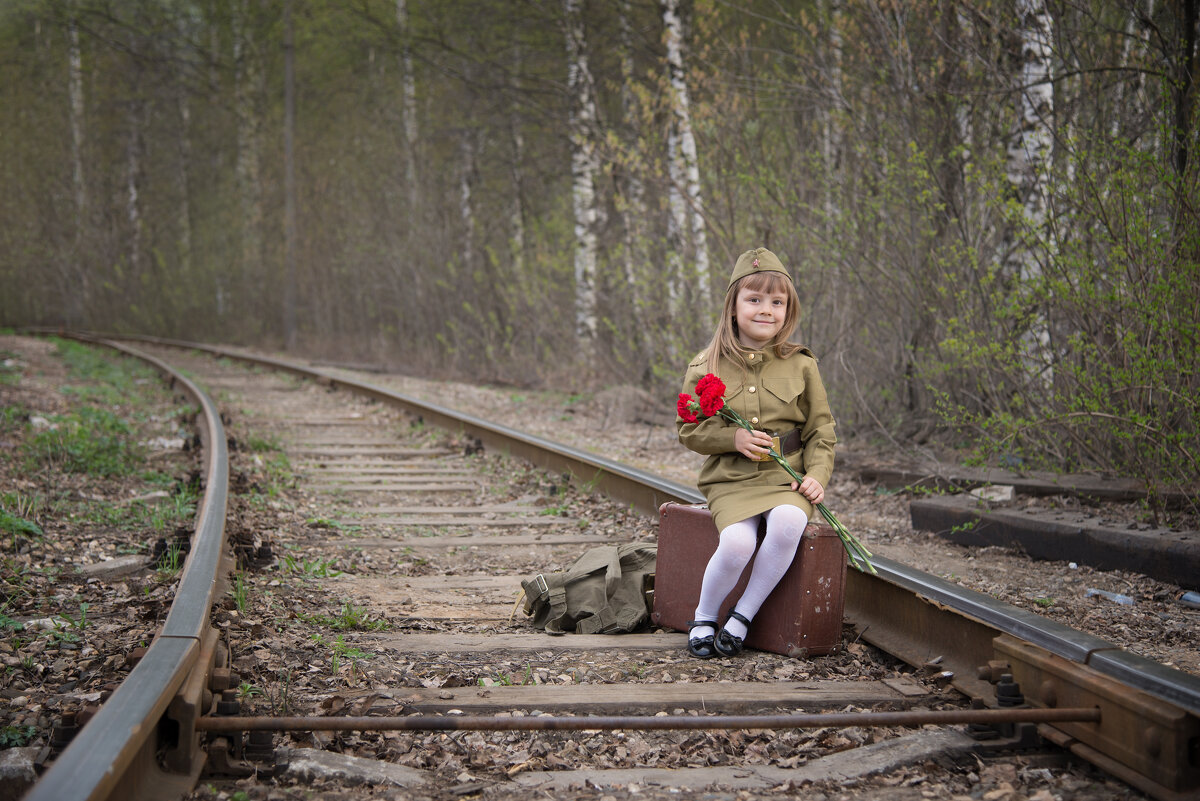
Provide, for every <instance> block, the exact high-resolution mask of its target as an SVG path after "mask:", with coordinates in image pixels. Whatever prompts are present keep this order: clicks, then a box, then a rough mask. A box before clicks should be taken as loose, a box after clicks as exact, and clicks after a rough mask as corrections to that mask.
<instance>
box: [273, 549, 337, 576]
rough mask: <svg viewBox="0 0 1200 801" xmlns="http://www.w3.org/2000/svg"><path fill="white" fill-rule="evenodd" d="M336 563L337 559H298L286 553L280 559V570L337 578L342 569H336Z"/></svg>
mask: <svg viewBox="0 0 1200 801" xmlns="http://www.w3.org/2000/svg"><path fill="white" fill-rule="evenodd" d="M335 565H337V559H297V558H296V557H294V556H292V555H291V554H290V553H285V554H284V555H283V558H282V559H280V560H279V569H280V571H282V572H284V573H287V574H289V575H294V574H299V575H302V576H308V577H309V578H336V577H337V576H340V575H342V571H340V570H337V569H335Z"/></svg>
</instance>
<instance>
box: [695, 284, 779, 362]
mask: <svg viewBox="0 0 1200 801" xmlns="http://www.w3.org/2000/svg"><path fill="white" fill-rule="evenodd" d="M742 289H749V290H750V291H751V292H765V293H767V294H768V295H773V294H775V293H776V292H784V293H786V294H787V312H786V313H785V314H784V316H783V325H782V326H781V327H780V328H779V331H778V333H776V334H775V337H774V339H772V340H771V341H770V342H768V343H767V347H768V348H774V350H775V355H776V356H778V357H780V358H786V357H788V356H791V355H792V354H793V353H795V352H796V351H798V350H799V349H800V346H799V345H797V344H796V343H794V342H788V340H789V339H790V338H791V336H792V333H793V332H794V331H795V330H796V324H797V323H798V322H800V296H799V295H798V294H796V287H795V286H793V285H792V279H791V278H789V277H788V276H786V275H784V274H783V273H779V272H775V271H767V270H763V271H762V272H757V273H751V274H750V275H747V276H744V277H742V278H739V279H738V280H737V281H734V282H733V285H732V286H730V287H729V289H728V291H726V292H725V306H724V308H723V309H722V310H721V319H720V320H719V321H718V322H717V330H716V331H715V332H714V333H713V338H712V340H711V341H710V342H709V343H708V347H707V348H705V349H704V351H703V352H704V353H705V355H706V359H707V364H706V369H705V372H709V373H716V372H717V365H719V364H720V363H721V358H722V357H725V358H727V359H729V360H730V361H732V362H734V363H736V364H740V365H741V366H742V368H743V369H744V368H745V367H746V354H747V353H750V349H749V348H747V347H745V346H744V345H742V343H741V342H740V341H738V330H737V321H736V314H737V296H738V292H740V291H741V290H742Z"/></svg>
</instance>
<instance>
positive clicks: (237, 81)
mask: <svg viewBox="0 0 1200 801" xmlns="http://www.w3.org/2000/svg"><path fill="white" fill-rule="evenodd" d="M250 2H252V0H242V2H241V4H240V6H239V9H238V13H237V15H236V17H235V23H234V36H233V58H234V111H235V113H236V115H237V162H236V167H235V172H236V176H237V188H238V201H239V204H240V206H241V211H242V214H241V221H240V222H241V231H240V233H241V264H240V270H239V273H240V276H239V277H240V281H241V285H242V291H241V292H237V293H235V297H237V296H240V300H241V301H242V302H243V303H244V302H245V301H246V299H248V298H253V297H256V296H257V295H258V292H257V289H256V287H255V285H256V284H257V283H258V279H259V278H260V277H263V275H264V271H263V199H262V170H261V153H262V116H261V113H260V108H259V99H260V98H261V96H262V90H263V81H264V77H263V74H262V68H261V65H260V64H259V53H258V52H257V47H256V46H255V44H256V43H255V41H254V37H253V33H252V26H251V21H250V10H249V4H250ZM244 311H247V312H248V311H249V310H244Z"/></svg>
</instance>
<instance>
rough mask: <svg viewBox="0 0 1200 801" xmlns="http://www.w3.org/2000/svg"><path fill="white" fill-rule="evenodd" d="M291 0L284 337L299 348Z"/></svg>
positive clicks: (288, 14) (287, 0) (287, 17)
mask: <svg viewBox="0 0 1200 801" xmlns="http://www.w3.org/2000/svg"><path fill="white" fill-rule="evenodd" d="M295 49H296V48H295V38H294V36H293V32H292V0H284V2H283V204H284V206H283V341H284V343H285V346H286V348H287V349H288V350H295V348H296V158H295V139H296V66H295V60H296V59H295Z"/></svg>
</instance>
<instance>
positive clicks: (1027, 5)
mask: <svg viewBox="0 0 1200 801" xmlns="http://www.w3.org/2000/svg"><path fill="white" fill-rule="evenodd" d="M1017 15H1018V24H1019V34H1020V38H1021V65H1022V66H1021V70H1020V72H1019V74H1018V76H1017V80H1018V89H1019V91H1018V100H1017V111H1018V122H1017V132H1016V136H1015V137H1014V139H1013V142H1012V144H1011V145H1010V146H1009V149H1008V179H1009V181H1010V182H1011V183H1012V186H1013V188H1014V190H1015V191H1016V195H1017V199H1018V200H1019V202H1020V203H1021V206H1022V209H1023V211H1024V215H1023V216H1024V220H1023V224H1024V226H1025V227H1026V228H1028V229H1029V230H1031V231H1034V232H1037V233H1038V234H1039V236H1040V235H1041V234H1042V233H1044V229H1045V222H1046V209H1047V205H1046V188H1045V186H1044V179H1045V174H1046V170H1047V168H1048V166H1049V160H1050V156H1051V147H1052V144H1053V134H1052V130H1051V121H1052V119H1053V115H1054V84H1053V83H1052V81H1051V57H1052V53H1051V48H1050V44H1051V41H1052V31H1053V24H1054V22H1053V19H1052V18H1051V16H1050V13H1049V11H1048V10H1047V9H1046V4H1045V1H1044V0H1018V2H1017ZM1005 244H1006V252H1007V253H1008V254H1009V255H1008V257H1007V260H1008V271H1009V274H1010V275H1011V276H1013V277H1014V278H1016V279H1017V280H1019V282H1020V283H1022V284H1032V283H1035V282H1037V281H1039V280H1040V279H1041V276H1042V271H1041V266H1040V264H1039V263H1038V260H1037V257H1036V255H1035V254H1034V253H1032V252H1030V250H1029V248H1028V247H1026V246H1025V245H1024V244H1022V242H1021V236H1020V232H1019V231H1012V232H1011V234H1010V239H1009V241H1008V242H1007V243H1005ZM1028 325H1029V330H1028V332H1027V334H1026V356H1027V367H1028V368H1029V369H1030V371H1031V372H1032V373H1034V374H1035V375H1037V376H1038V377H1039V378H1040V380H1041V381H1043V382H1046V383H1048V382H1050V381H1051V379H1052V377H1053V375H1052V372H1051V368H1050V331H1049V326H1048V325H1047V321H1046V313H1045V309H1036V310H1034V311H1033V314H1032V316H1031V319H1030V321H1029V323H1028Z"/></svg>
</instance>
